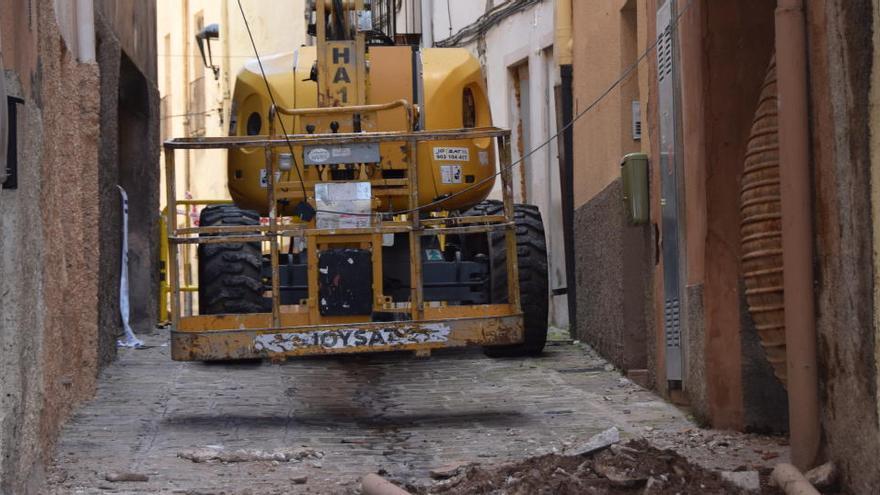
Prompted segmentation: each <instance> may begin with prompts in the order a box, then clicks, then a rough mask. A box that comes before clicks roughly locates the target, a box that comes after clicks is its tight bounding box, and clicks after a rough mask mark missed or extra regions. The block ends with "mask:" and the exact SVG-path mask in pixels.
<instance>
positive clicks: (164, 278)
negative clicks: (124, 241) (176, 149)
mask: <svg viewBox="0 0 880 495" xmlns="http://www.w3.org/2000/svg"><path fill="white" fill-rule="evenodd" d="M165 152H166V153H169V152H170V153H173V151H169V150H166V151H165ZM167 217H168V207H167V206H166V207H165V208H164V209H163V210H162V214H161V215H160V216H159V323H165V322H166V321H168V221H167V220H165V218H167Z"/></svg>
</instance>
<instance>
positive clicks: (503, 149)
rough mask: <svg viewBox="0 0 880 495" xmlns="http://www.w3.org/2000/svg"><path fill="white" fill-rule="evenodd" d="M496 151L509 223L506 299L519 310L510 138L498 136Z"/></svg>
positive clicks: (506, 241) (506, 235) (506, 240)
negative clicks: (498, 154) (499, 162)
mask: <svg viewBox="0 0 880 495" xmlns="http://www.w3.org/2000/svg"><path fill="white" fill-rule="evenodd" d="M498 151H499V153H500V157H501V190H502V196H503V199H504V218H505V219H506V221H507V223H508V224H509V225H508V226H507V228H506V229H505V245H506V252H507V300H508V301H509V303H510V305H511V306H513V309H514V311H516V312H520V311H521V309H520V301H519V270H518V268H517V259H516V226H515V225H514V222H515V221H516V214H515V213H514V207H513V175H512V173H511V170H510V164H511V160H510V139H509V138H508V137H506V136H502V137H499V138H498Z"/></svg>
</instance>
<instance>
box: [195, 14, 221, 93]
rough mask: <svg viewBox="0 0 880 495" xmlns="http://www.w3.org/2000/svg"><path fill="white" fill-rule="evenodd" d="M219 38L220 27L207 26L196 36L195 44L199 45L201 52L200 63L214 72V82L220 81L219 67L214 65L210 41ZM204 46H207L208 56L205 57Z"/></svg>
mask: <svg viewBox="0 0 880 495" xmlns="http://www.w3.org/2000/svg"><path fill="white" fill-rule="evenodd" d="M219 38H220V26H219V25H218V24H209V25H207V26H205V28H204V29H202V31H201V32H200V33H199V34H197V35H196V42H198V44H199V51H200V52H202V62H204V63H205V67H207V68H209V69H211V70H212V71H213V72H214V80H215V81H216V80H218V79H220V67H219V66H217V65H214V56H213V55H212V53H211V40H216V39H219ZM205 45H208V56H207V57H205Z"/></svg>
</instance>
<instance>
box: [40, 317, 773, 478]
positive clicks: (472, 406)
mask: <svg viewBox="0 0 880 495" xmlns="http://www.w3.org/2000/svg"><path fill="white" fill-rule="evenodd" d="M147 343H148V345H150V346H154V347H150V348H148V349H142V350H126V351H123V352H122V353H121V355H120V358H119V360H118V362H116V363H114V364H113V365H111V366H110V367H109V368H108V369H107V370H106V371H105V372H104V376H103V379H102V381H101V383H100V385H99V388H98V392H97V396H96V398H95V400H93V401H91V402H90V403H88V404H87V405H85V406H84V407H83V408H82V409H80V411H79V412H78V413H76V414H75V415H74V417H73V418H72V419H71V421H70V422H69V424H68V426H67V427H66V428H65V429H64V431H63V432H62V435H61V438H60V440H59V443H58V449H57V454H56V457H55V459H54V460H53V463H52V467H51V469H50V472H49V479H50V480H51V483H52V484H51V487H52V492H53V493H58V494H67V493H71V494H79V493H83V494H91V493H186V494H209V493H210V494H215V493H216V494H219V493H226V494H228V495H232V494H247V493H252V494H276V493H277V494H282V493H356V492H357V489H358V488H359V486H358V482H359V480H360V479H361V478H362V477H363V476H364V475H366V474H369V473H376V472H382V473H387V474H386V476H388V477H389V478H390V479H393V480H395V481H398V482H401V483H404V484H409V485H415V486H419V485H430V483H431V481H432V480H431V471H432V470H438V469H442V468H444V467H449V466H451V465H465V464H469V463H480V464H493V463H497V462H503V461H511V460H519V459H524V458H527V457H531V456H537V455H541V454H546V453H552V452H559V453H562V452H564V451H565V450H566V449H569V448H572V447H574V446H576V445H577V444H578V443H579V442H582V441H584V440H586V439H589V438H590V437H591V436H593V435H595V434H597V433H600V432H602V431H603V430H606V429H608V428H611V427H617V428H619V429H620V431H621V436H622V437H623V438H624V439H627V438H634V437H643V438H646V439H649V440H651V441H652V442H654V443H655V444H656V445H658V446H660V447H675V448H676V449H677V450H679V451H680V452H681V453H683V454H685V455H686V456H688V457H689V458H691V459H692V460H693V461H694V462H698V463H701V464H703V465H705V466H707V467H709V468H712V469H714V470H719V471H735V470H748V471H760V472H762V473H763V474H764V475H765V477H766V475H767V474H768V473H769V470H770V469H771V468H772V466H773V465H774V464H775V463H777V462H780V461H781V460H785V458H786V456H787V447H786V446H784V445H782V444H783V443H784V439H781V438H771V437H760V436H752V435H739V434H730V433H722V432H712V431H705V432H702V431H700V430H699V429H698V428H697V426H696V425H695V424H694V423H693V422H692V421H691V420H690V419H688V417H687V415H686V413H685V412H683V411H681V410H679V409H677V408H676V407H674V406H672V405H670V404H668V403H666V402H665V401H663V400H662V399H660V398H659V397H657V396H656V395H654V394H652V393H651V392H649V391H646V390H644V389H643V388H641V387H639V386H638V385H636V384H634V383H632V382H630V381H629V380H627V379H625V378H622V377H621V376H620V375H619V374H618V373H617V372H615V371H613V368H612V367H611V366H610V365H608V364H607V362H606V361H604V360H602V359H601V358H599V357H598V356H596V354H595V353H593V352H592V351H590V350H589V349H588V348H586V347H584V346H582V345H575V344H571V343H567V342H559V343H554V344H552V345H551V346H550V347H548V349H547V352H546V353H545V355H544V356H542V357H541V358H533V359H524V360H523V359H500V360H492V359H489V358H487V357H485V356H483V355H482V353H480V352H447V353H441V354H440V355H435V356H433V357H432V358H430V359H418V358H413V357H412V356H411V355H406V354H396V355H370V356H360V357H357V358H353V359H352V358H310V359H298V360H291V361H288V362H287V363H285V364H283V365H272V364H261V363H259V362H257V363H240V364H222V363H217V364H190V363H174V364H171V363H169V362H168V347H167V346H164V345H163V344H165V343H166V339H165V338H164V337H163V336H161V335H158V334H157V335H154V336H151V337H150V338H149V339H148V342H147ZM698 431H700V433H697V432H698ZM211 449H215V451H230V450H231V451H238V450H240V449H251V450H254V451H259V452H267V453H270V454H271V453H277V452H287V451H291V450H292V451H293V452H294V453H295V455H296V456H298V457H301V460H297V459H294V460H292V461H291V462H278V461H274V462H273V461H272V460H251V461H247V462H221V461H218V460H207V461H203V462H198V463H196V462H193V461H192V460H190V459H187V458H185V457H186V456H192V455H193V454H199V453H200V451H201V452H202V453H201V455H203V456H205V454H204V451H206V450H207V451H208V455H207V457H208V458H209V457H210V451H211ZM245 457H246V456H245ZM127 473H135V474H138V475H145V476H147V477H148V481H145V482H110V481H107V477H108V475H113V474H127ZM297 483H302V484H301V485H299V484H297Z"/></svg>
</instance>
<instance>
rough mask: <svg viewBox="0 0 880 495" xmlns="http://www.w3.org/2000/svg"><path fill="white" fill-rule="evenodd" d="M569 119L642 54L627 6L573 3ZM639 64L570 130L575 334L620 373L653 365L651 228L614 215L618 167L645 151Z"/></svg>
mask: <svg viewBox="0 0 880 495" xmlns="http://www.w3.org/2000/svg"><path fill="white" fill-rule="evenodd" d="M573 10H574V11H573V18H574V24H575V26H577V28H576V29H575V30H574V47H573V59H574V65H573V67H574V81H573V95H574V101H575V112H576V113H580V112H583V111H585V110H586V109H587V108H588V107H589V106H590V105H593V104H594V102H595V101H596V100H597V99H598V98H599V97H600V95H602V94H603V93H605V92H606V91H607V90H608V88H609V86H611V85H612V84H616V81H617V80H618V79H619V77H620V76H621V74H623V73H624V72H626V71H627V70H628V69H630V67H631V66H632V65H633V64H634V63H635V62H636V60H637V59H638V56H639V54H640V53H641V52H642V51H643V50H644V49H645V47H646V45H647V36H646V35H645V27H646V25H645V10H644V5H643V2H639V1H636V0H605V1H603V2H593V3H590V2H574V3H573ZM645 67H646V66H645V65H644V64H640V65H639V66H638V68H637V70H633V71H631V72H629V74H628V75H627V77H625V78H623V80H621V81H620V82H619V84H618V85H617V86H616V87H615V88H614V90H613V91H611V92H610V93H608V94H607V95H606V96H605V97H604V98H603V99H602V101H601V102H600V103H599V104H597V105H595V106H594V107H592V108H591V109H590V110H589V111H588V112H587V113H586V114H584V115H583V116H582V117H581V118H580V120H578V121H577V123H576V124H575V126H574V157H575V158H574V191H575V219H574V237H575V257H576V265H577V266H576V280H577V284H578V305H577V311H578V318H577V321H578V326H577V328H576V329H575V333H576V334H577V335H578V337H579V338H581V339H582V340H584V341H586V342H589V343H590V344H591V345H593V346H594V347H595V348H596V349H597V350H598V351H599V352H601V353H602V354H603V355H604V356H605V357H606V358H608V359H609V360H611V361H612V362H613V363H615V364H616V365H617V366H619V367H621V368H623V369H626V370H632V369H640V370H643V369H648V368H650V365H649V363H651V362H653V361H654V352H653V349H654V345H653V338H652V335H650V334H649V331H648V329H649V328H650V322H651V321H653V318H652V316H651V312H652V308H653V306H652V305H651V299H650V295H651V283H652V279H651V271H652V267H653V258H654V256H653V250H654V249H653V241H652V239H653V228H652V227H651V226H650V225H644V226H630V225H629V224H628V222H627V219H626V217H625V216H624V209H623V195H622V191H621V181H620V161H621V159H622V157H623V156H625V155H626V154H628V153H633V152H637V151H639V150H641V149H642V146H643V145H644V144H647V143H648V142H649V140H648V137H647V136H648V133H649V132H650V130H649V129H648V128H647V126H648V123H649V119H648V112H649V110H648V109H647V105H648V101H647V99H646V98H645V97H646V94H643V92H642V88H643V87H646V86H647V79H646V78H645V74H644V68H645ZM634 100H638V101H641V103H642V123H643V126H642V134H643V137H642V140H641V141H639V140H635V139H633V130H632V102H633V101H634Z"/></svg>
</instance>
